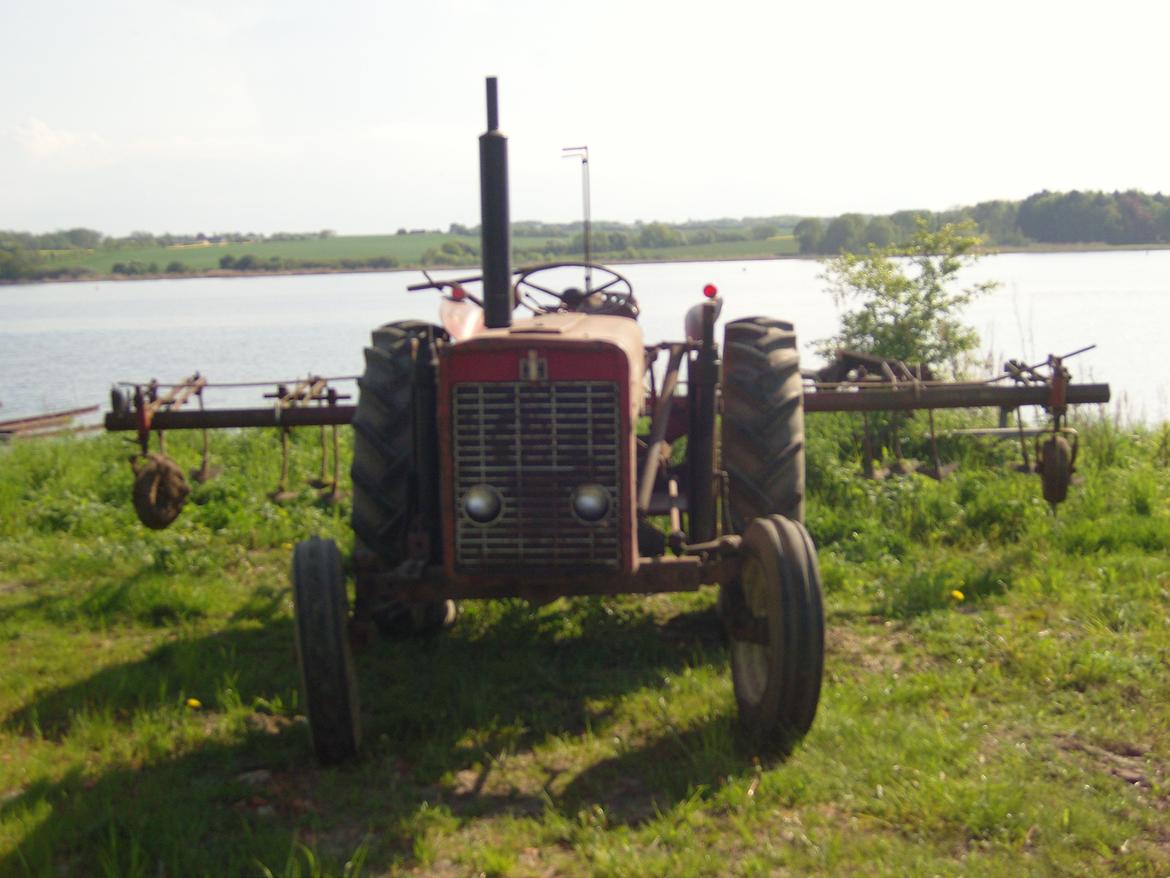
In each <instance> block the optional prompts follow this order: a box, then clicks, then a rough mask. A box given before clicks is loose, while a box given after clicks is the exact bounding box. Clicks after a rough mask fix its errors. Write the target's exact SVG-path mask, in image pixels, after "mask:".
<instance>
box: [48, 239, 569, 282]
mask: <svg viewBox="0 0 1170 878" xmlns="http://www.w3.org/2000/svg"><path fill="white" fill-rule="evenodd" d="M545 240H546V239H545V238H516V239H515V240H514V245H515V246H516V247H517V248H523V247H540V246H543V245H544V242H545ZM448 241H458V242H462V243H466V244H471V245H473V246H476V247H478V246H479V239H478V238H477V237H474V236H465V235H442V234H435V235H344V236H338V237H336V238H324V239H316V238H315V239H312V240H307V241H260V242H258V243H255V244H213V245H209V246H206V247H191V246H180V247H140V248H127V249H124V250H122V249H119V250H97V251H89V252H87V253H74V252H58V253H56V254H45V255H44V258H45V260H46V262H47V263H48V264H50V265H80V266H82V267H84V268H89V269H91V270H93V271H96V272H99V273H101V274H108V273H110V271H111V270H112V268H113V266H114V264H115V263H117V262H124V263H125V262H145V263H148V264H149V263H151V262H155V263H157V264H158V266H159V269H160V270H161V269H163V268H165V267H166V265H167V263H169V262H173V261H178V262H182V263H184V264H185V265H186V266H188V267H189V268H191V269H193V270H195V271H206V270H210V269H214V268H218V267H219V260H220V259H221V258H223V257H224V256H229V255H230V256H234V257H236V258H237V259H239V258H240V257H242V256H247V255H252V256H255V257H256V258H257V259H269V258H271V257H273V256H275V257H278V258H281V259H301V260H341V259H363V260H364V259H372V258H375V257H378V256H388V257H390V258H392V259H396V260H397V261H398V262H399V263H400V264H402V265H417V264H419V263H420V262H421V261H422V256H423V253H425V252H426V251H427V250H429V249H431V248H436V249H437V248H439V247H441V246H442V245H443V244H444V243H446V242H448Z"/></svg>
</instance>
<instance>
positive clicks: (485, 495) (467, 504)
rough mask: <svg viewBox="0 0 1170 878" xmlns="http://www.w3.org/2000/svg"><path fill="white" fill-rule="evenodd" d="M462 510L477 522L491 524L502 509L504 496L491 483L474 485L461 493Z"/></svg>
mask: <svg viewBox="0 0 1170 878" xmlns="http://www.w3.org/2000/svg"><path fill="white" fill-rule="evenodd" d="M463 511H464V512H465V513H466V514H467V517H468V518H470V519H471V520H472V521H474V522H476V523H477V524H491V523H492V522H493V521H495V520H496V519H497V518H499V517H500V513H501V512H503V511H504V498H503V497H501V496H500V492H499V491H497V490H496V489H495V488H493V487H492V486H491V485H476V486H475V487H473V488H470V489H469V490H468V491H467V493H466V494H464V495H463Z"/></svg>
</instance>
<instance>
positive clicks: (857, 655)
mask: <svg viewBox="0 0 1170 878" xmlns="http://www.w3.org/2000/svg"><path fill="white" fill-rule="evenodd" d="M910 645H911V639H910V635H909V634H907V633H906V631H905V630H904V629H902V628H900V627H899V626H897V625H895V624H894V623H892V622H889V621H886V620H881V621H875V622H874V623H873V624H872V625H870V626H869V627H867V628H859V627H857V626H850V627H845V626H838V625H832V626H828V627H827V628H826V629H825V653H826V655H827V656H828V658H829V661H830V662H836V663H840V664H843V665H846V666H848V667H851V668H855V669H860V670H862V671H865V672H866V673H870V674H897V673H900V672H901V671H902V668H903V666H904V661H905V660H904V657H903V656H904V654H905V653H906V652H907V651H908V649H909V647H910Z"/></svg>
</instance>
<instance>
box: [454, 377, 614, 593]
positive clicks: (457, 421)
mask: <svg viewBox="0 0 1170 878" xmlns="http://www.w3.org/2000/svg"><path fill="white" fill-rule="evenodd" d="M453 415H454V426H453V433H454V436H453V439H454V441H453V446H454V452H455V479H454V482H455V558H456V564H457V566H458V567H459V568H460V569H462V570H472V569H477V568H480V569H482V568H492V569H497V568H500V567H508V566H513V565H526V566H529V567H551V568H566V567H573V566H580V565H589V566H598V565H604V566H607V567H615V566H617V563H618V554H619V552H618V508H619V503H620V499H621V493H620V491H619V482H618V480H619V473H620V472H621V458H620V454H619V448H620V443H619V437H618V426H619V422H618V391H617V385H616V384H614V383H611V382H603V381H582V382H560V383H549V382H541V383H524V382H516V383H491V384H457V385H456V386H455V389H454V412H453ZM588 483H596V484H600V485H602V486H604V487H605V488H606V490H607V491H608V492H609V494H610V504H609V512H608V514H607V515H606V516H605V518H603V519H602V520H601V521H600V522H597V523H596V524H586V523H585V522H583V521H581V520H579V519H578V518H577V517H576V516H575V515H574V514H573V511H572V508H571V506H570V502H571V496H572V493H573V490H574V489H575V488H576V487H578V486H579V485H583V484H588ZM474 485H491V486H492V487H494V488H495V489H496V490H498V491H499V492H500V494H501V495H502V496H503V499H504V503H503V511H502V512H501V514H500V517H499V518H498V519H496V521H495V522H493V523H492V524H490V525H486V526H485V525H481V524H477V523H475V522H473V521H471V520H470V519H469V518H468V517H467V516H466V515H464V513H463V508H462V503H461V501H462V498H463V496H464V494H465V493H466V491H467V490H468V489H469V488H471V487H473V486H474Z"/></svg>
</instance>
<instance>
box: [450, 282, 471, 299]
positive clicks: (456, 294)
mask: <svg viewBox="0 0 1170 878" xmlns="http://www.w3.org/2000/svg"><path fill="white" fill-rule="evenodd" d="M466 297H467V291H466V290H464V289H463V287H461V286H459V284H452V285H451V298H452V299H454V300H455V301H456V302H462V301H463V300H464V299H465V298H466Z"/></svg>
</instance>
